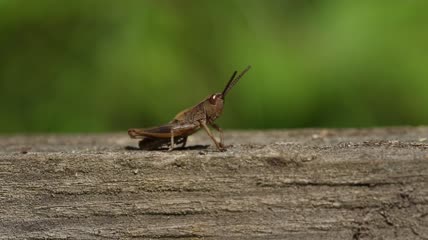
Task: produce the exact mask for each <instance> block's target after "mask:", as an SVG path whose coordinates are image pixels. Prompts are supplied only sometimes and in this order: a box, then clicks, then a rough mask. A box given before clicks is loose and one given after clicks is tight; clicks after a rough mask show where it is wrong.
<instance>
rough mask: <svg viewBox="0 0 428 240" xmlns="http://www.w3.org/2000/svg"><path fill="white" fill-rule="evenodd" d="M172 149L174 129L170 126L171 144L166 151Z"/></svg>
mask: <svg viewBox="0 0 428 240" xmlns="http://www.w3.org/2000/svg"><path fill="white" fill-rule="evenodd" d="M172 150H174V129H173V128H171V146H170V147H169V148H168V151H172Z"/></svg>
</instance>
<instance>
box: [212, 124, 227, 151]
mask: <svg viewBox="0 0 428 240" xmlns="http://www.w3.org/2000/svg"><path fill="white" fill-rule="evenodd" d="M211 126H212V127H213V128H214V129H215V130H217V131H218V132H219V133H220V146H221V147H222V148H225V147H224V141H223V129H221V128H220V127H219V126H218V125H217V124H215V123H211Z"/></svg>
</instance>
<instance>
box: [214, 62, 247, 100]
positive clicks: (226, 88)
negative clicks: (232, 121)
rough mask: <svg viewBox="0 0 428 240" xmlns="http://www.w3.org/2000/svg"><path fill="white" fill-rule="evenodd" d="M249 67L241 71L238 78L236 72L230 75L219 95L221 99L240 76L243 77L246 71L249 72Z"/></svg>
mask: <svg viewBox="0 0 428 240" xmlns="http://www.w3.org/2000/svg"><path fill="white" fill-rule="evenodd" d="M250 68H251V66H248V67H247V68H245V69H244V71H242V72H241V73H240V74H239V76H237V77H236V78H235V76H236V73H237V72H236V71H235V72H234V73H233V74H232V77H231V78H230V80H229V82H228V83H227V85H226V87H225V88H224V90H223V92H222V93H221V94H222V95H223V99H224V97H225V96H226V94H227V93H228V92H229V91H230V89H232V87H233V86H234V85H235V84H236V83H237V82H238V81H239V79H241V77H242V76H244V74H245V73H247V71H248V70H250Z"/></svg>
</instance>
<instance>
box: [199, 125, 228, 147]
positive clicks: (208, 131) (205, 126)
mask: <svg viewBox="0 0 428 240" xmlns="http://www.w3.org/2000/svg"><path fill="white" fill-rule="evenodd" d="M200 123H201V125H202V126H203V127H204V129H205V131H206V132H207V134H208V136H210V138H211V139H212V140H213V142H214V143H215V145H216V147H217V149H218V150H219V151H222V152H223V151H226V149H225V148H224V146H223V144H221V143H219V142H217V140H216V139H215V137H214V135H213V134H212V133H211V131H210V129H209V128H208V126H207V124H206V123H205V122H202V121H201V122H200Z"/></svg>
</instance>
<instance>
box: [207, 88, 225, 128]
mask: <svg viewBox="0 0 428 240" xmlns="http://www.w3.org/2000/svg"><path fill="white" fill-rule="evenodd" d="M223 103H224V99H223V95H222V94H221V93H215V94H213V95H211V96H209V97H208V98H207V99H206V100H205V101H204V110H205V114H206V116H207V121H208V122H214V120H216V119H217V118H218V117H220V115H221V113H222V112H223Z"/></svg>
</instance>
